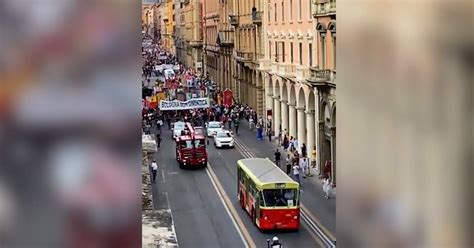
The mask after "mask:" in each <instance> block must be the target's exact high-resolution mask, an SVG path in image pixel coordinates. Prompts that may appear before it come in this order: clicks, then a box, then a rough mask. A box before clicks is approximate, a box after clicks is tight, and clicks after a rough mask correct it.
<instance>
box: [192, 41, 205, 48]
mask: <svg viewBox="0 0 474 248" xmlns="http://www.w3.org/2000/svg"><path fill="white" fill-rule="evenodd" d="M189 46H191V47H193V48H202V40H195V39H193V40H190V41H189Z"/></svg>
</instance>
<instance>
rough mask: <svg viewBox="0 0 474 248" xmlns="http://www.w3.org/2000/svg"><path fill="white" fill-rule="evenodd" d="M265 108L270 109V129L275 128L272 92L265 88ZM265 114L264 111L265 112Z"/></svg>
mask: <svg viewBox="0 0 474 248" xmlns="http://www.w3.org/2000/svg"><path fill="white" fill-rule="evenodd" d="M266 91H267V94H266V96H267V97H266V101H267V102H266V110H270V109H271V110H272V129H273V130H275V126H274V125H275V107H274V106H273V93H272V92H269V91H268V89H267V90H266ZM265 115H266V112H265Z"/></svg>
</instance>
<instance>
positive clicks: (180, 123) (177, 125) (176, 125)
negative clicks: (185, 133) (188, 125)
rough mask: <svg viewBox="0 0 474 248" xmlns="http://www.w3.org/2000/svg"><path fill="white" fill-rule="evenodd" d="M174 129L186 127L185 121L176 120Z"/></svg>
mask: <svg viewBox="0 0 474 248" xmlns="http://www.w3.org/2000/svg"><path fill="white" fill-rule="evenodd" d="M174 129H184V123H182V122H176V123H175V124H174Z"/></svg>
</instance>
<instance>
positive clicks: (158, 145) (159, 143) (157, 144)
mask: <svg viewBox="0 0 474 248" xmlns="http://www.w3.org/2000/svg"><path fill="white" fill-rule="evenodd" d="M156 146H157V147H158V149H160V146H161V134H157V135H156Z"/></svg>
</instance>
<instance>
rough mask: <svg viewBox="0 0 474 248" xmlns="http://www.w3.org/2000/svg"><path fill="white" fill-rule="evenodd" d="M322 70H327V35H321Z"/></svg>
mask: <svg viewBox="0 0 474 248" xmlns="http://www.w3.org/2000/svg"><path fill="white" fill-rule="evenodd" d="M321 60H322V61H321V69H326V35H324V34H321Z"/></svg>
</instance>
